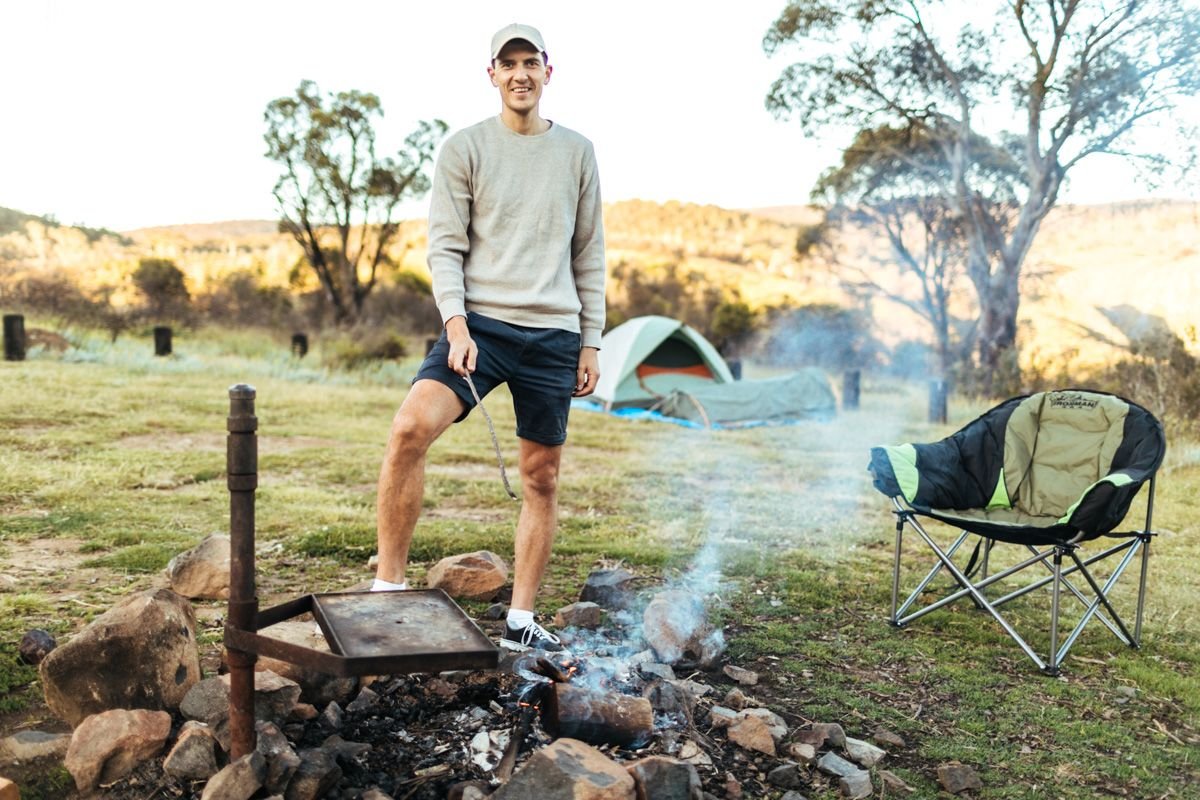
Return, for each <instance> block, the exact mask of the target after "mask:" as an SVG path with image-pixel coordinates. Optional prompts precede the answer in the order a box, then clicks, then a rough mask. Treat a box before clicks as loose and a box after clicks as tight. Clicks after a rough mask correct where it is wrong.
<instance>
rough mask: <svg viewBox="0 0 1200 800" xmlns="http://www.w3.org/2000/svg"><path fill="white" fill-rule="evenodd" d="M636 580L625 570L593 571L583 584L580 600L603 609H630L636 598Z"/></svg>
mask: <svg viewBox="0 0 1200 800" xmlns="http://www.w3.org/2000/svg"><path fill="white" fill-rule="evenodd" d="M635 580H636V579H635V577H634V575H633V573H632V572H629V571H627V570H623V569H598V570H593V571H592V573H591V574H590V575H588V576H587V580H586V581H585V582H584V584H583V590H582V591H581V592H580V593H579V599H580V600H581V601H585V602H590V603H596V604H598V605H599V606H600V607H601V608H607V609H614V610H615V609H621V608H628V607H629V606H631V605H633V601H634V598H635V592H634V588H635V585H634V582H635Z"/></svg>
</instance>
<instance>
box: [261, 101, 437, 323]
mask: <svg viewBox="0 0 1200 800" xmlns="http://www.w3.org/2000/svg"><path fill="white" fill-rule="evenodd" d="M382 116H383V107H382V105H381V103H380V101H379V98H378V97H377V96H376V95H374V94H370V93H367V92H359V91H355V90H350V91H345V92H337V93H336V94H334V93H329V94H327V95H322V94H321V92H320V90H319V89H318V88H317V85H316V84H315V83H313V82H312V81H302V82H301V83H300V86H299V87H298V88H297V89H296V94H295V95H294V96H288V97H280V98H277V99H275V100H272V101H271V102H270V103H268V104H267V109H266V112H265V114H264V119H265V120H266V123H267V132H266V134H264V139H265V140H266V143H267V152H266V156H267V158H269V159H271V160H272V161H275V162H277V163H278V164H279V165H280V166H281V167H282V168H283V171H282V173H281V174H280V176H279V179H278V180H277V181H276V182H275V188H274V194H275V200H276V202H277V204H278V207H279V214H280V222H279V226H280V230H282V231H285V232H287V233H289V234H291V235H292V237H293V238H294V239H295V240H296V242H297V243H298V244H299V245H300V247H301V248H302V249H303V251H304V258H305V260H306V261H307V263H308V264H309V266H310V267H312V269H313V272H314V273H315V274H316V276H317V279H318V281H319V282H320V285H321V289H322V291H323V292H324V293H325V297H326V299H327V300H328V301H329V304H330V306H331V307H332V309H333V313H334V316H335V318H336V321H337V322H339V323H352V322H354V321H355V320H356V319H357V318H358V316H359V315H360V314H361V312H362V308H363V303H364V301H365V300H366V298H367V295H369V294H370V293H371V290H372V289H374V288H375V285H376V283H377V282H378V279H379V277H380V269H381V267H383V266H386V265H387V264H388V263H389V260H388V247H389V245H391V244H392V243H393V240H394V238H395V237H396V234H397V232H398V230H399V227H400V220H398V219H396V212H397V207H398V206H399V204H400V202H401V201H402V200H404V199H405V198H415V197H420V196H421V195H423V194H425V192H427V191H429V187H430V180H429V176H428V175H427V174H426V167H427V166H428V165H429V164H430V162H431V161H432V160H433V154H434V150H435V149H436V147H437V145H438V142H440V141H441V138H442V137H443V136H444V135H445V133H446V123H445V122H442V121H441V120H433V121H422V122H420V123H418V125H417V127H416V129H415V130H413V131H412V132H411V133H410V134H409V135H408V136H407V138H405V140H404V145H403V147H401V148H400V150H399V151H398V152H396V153H395V154H394V155H389V156H383V155H380V154H379V153H378V152H377V151H376V132H375V121H376V120H377V119H378V118H380V117H382Z"/></svg>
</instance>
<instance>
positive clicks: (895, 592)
mask: <svg viewBox="0 0 1200 800" xmlns="http://www.w3.org/2000/svg"><path fill="white" fill-rule="evenodd" d="M903 541H904V515H903V514H897V515H896V558H895V560H894V561H893V563H892V624H893V625H896V624H897V622H896V621H897V620H898V619H900V616H899V612H898V609H899V604H900V545H901V543H902V542H903Z"/></svg>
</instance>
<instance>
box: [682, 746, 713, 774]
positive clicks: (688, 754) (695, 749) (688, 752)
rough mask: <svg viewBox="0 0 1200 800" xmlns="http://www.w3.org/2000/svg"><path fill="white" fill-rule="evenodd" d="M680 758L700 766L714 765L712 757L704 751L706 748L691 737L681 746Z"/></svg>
mask: <svg viewBox="0 0 1200 800" xmlns="http://www.w3.org/2000/svg"><path fill="white" fill-rule="evenodd" d="M679 758H680V759H682V760H684V761H686V762H688V763H689V764H693V765H695V766H698V767H711V766H712V758H710V757H709V755H708V753H706V752H704V748H702V747H700V745H698V744H696V743H695V742H693V741H692V740H691V739H689V740H687V741H686V742H684V743H683V744H682V745H681V746H680V748H679Z"/></svg>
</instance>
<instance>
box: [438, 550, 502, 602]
mask: <svg viewBox="0 0 1200 800" xmlns="http://www.w3.org/2000/svg"><path fill="white" fill-rule="evenodd" d="M425 582H426V584H427V585H429V586H430V587H431V588H434V589H441V590H442V591H444V592H445V593H446V594H448V595H450V596H451V597H453V598H456V599H467V600H490V599H492V598H493V597H495V596H496V592H498V591H499V590H500V589H501V588H503V586H504V584H505V583H507V582H508V565H507V564H505V563H504V559H502V558H500V556H498V555H496V554H495V553H493V552H491V551H488V550H477V551H475V552H474V553H464V554H462V555H457V556H447V557H446V558H443V559H442V560H441V561H439V562H438V563H436V564H434V565H433V566H432V567H430V569H429V572H427V573H426V574H425Z"/></svg>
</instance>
